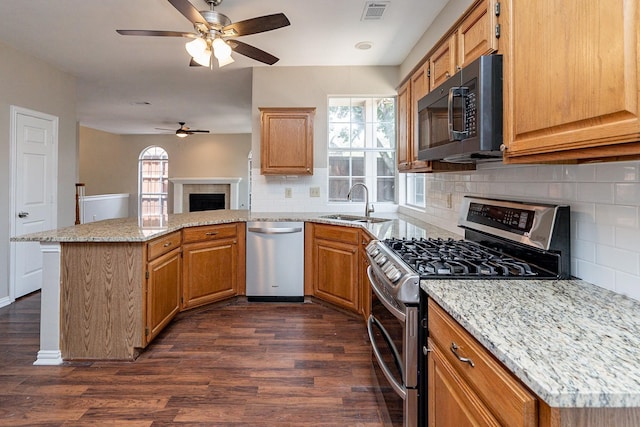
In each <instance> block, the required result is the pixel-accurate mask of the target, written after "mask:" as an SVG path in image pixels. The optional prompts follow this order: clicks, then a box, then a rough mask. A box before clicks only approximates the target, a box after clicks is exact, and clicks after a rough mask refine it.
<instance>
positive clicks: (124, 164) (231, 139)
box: [79, 127, 251, 216]
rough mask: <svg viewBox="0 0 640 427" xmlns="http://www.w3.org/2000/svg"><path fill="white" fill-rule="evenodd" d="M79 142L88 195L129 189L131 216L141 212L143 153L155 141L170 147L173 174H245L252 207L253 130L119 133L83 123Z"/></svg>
mask: <svg viewBox="0 0 640 427" xmlns="http://www.w3.org/2000/svg"><path fill="white" fill-rule="evenodd" d="M79 141H80V144H79V145H80V180H81V181H82V182H84V183H85V185H86V187H85V194H86V195H88V196H89V195H96V194H110V193H130V194H131V196H132V197H131V199H130V203H129V206H130V215H131V216H135V215H137V193H138V156H139V155H140V153H141V152H142V150H143V149H145V148H146V147H149V146H151V145H157V146H160V147H162V148H164V149H165V150H166V151H167V154H168V155H169V177H170V178H178V177H179V178H193V177H241V178H242V181H241V185H240V195H239V199H240V204H241V206H240V208H241V209H246V208H247V192H248V190H247V186H248V165H247V157H248V155H249V151H250V150H251V135H249V134H225V135H215V134H212V135H191V136H189V137H187V138H185V139H179V138H177V137H176V136H175V135H173V134H168V135H115V134H111V133H107V132H102V131H99V130H94V129H90V128H85V127H80V138H79ZM243 205H244V206H243ZM171 206H172V205H171Z"/></svg>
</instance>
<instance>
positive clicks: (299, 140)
mask: <svg viewBox="0 0 640 427" xmlns="http://www.w3.org/2000/svg"><path fill="white" fill-rule="evenodd" d="M260 112H261V123H260V124H261V141H260V144H261V147H260V156H261V158H260V162H261V163H260V165H261V173H262V174H263V175H282V174H284V175H288V174H295V175H313V120H314V115H315V108H261V109H260Z"/></svg>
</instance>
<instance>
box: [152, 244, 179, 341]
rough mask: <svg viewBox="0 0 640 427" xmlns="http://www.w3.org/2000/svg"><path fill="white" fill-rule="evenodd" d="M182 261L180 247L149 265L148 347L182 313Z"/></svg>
mask: <svg viewBox="0 0 640 427" xmlns="http://www.w3.org/2000/svg"><path fill="white" fill-rule="evenodd" d="M181 261H182V260H181V251H180V247H179V246H178V247H177V248H176V249H174V250H173V251H171V252H169V253H166V254H164V255H162V256H160V257H159V258H156V259H154V260H153V261H150V262H149V263H148V264H147V273H146V277H147V278H146V281H147V283H146V288H145V289H146V310H145V311H146V316H145V319H146V325H145V345H146V344H148V343H149V342H151V340H153V339H154V338H155V337H156V335H158V334H159V333H160V332H161V331H162V329H164V327H165V326H167V325H168V324H169V322H170V321H171V320H172V319H173V318H174V317H175V315H176V314H178V312H179V311H180V283H181V280H182V277H181V276H182V262H181Z"/></svg>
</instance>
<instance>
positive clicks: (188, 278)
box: [182, 239, 238, 309]
mask: <svg viewBox="0 0 640 427" xmlns="http://www.w3.org/2000/svg"><path fill="white" fill-rule="evenodd" d="M183 253H184V260H183V262H184V276H183V295H182V308H183V309H187V308H193V307H197V306H200V305H203V304H208V303H210V302H214V301H218V300H221V299H224V298H228V297H232V296H234V295H236V293H237V290H238V283H237V282H238V281H237V275H236V270H237V269H238V248H237V241H236V239H223V240H216V241H209V242H199V243H190V244H186V245H183Z"/></svg>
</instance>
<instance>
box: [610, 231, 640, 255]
mask: <svg viewBox="0 0 640 427" xmlns="http://www.w3.org/2000/svg"><path fill="white" fill-rule="evenodd" d="M614 242H615V246H616V248H620V249H627V250H630V251H636V252H637V251H638V250H640V229H638V228H622V227H616V228H615V240H614Z"/></svg>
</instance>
